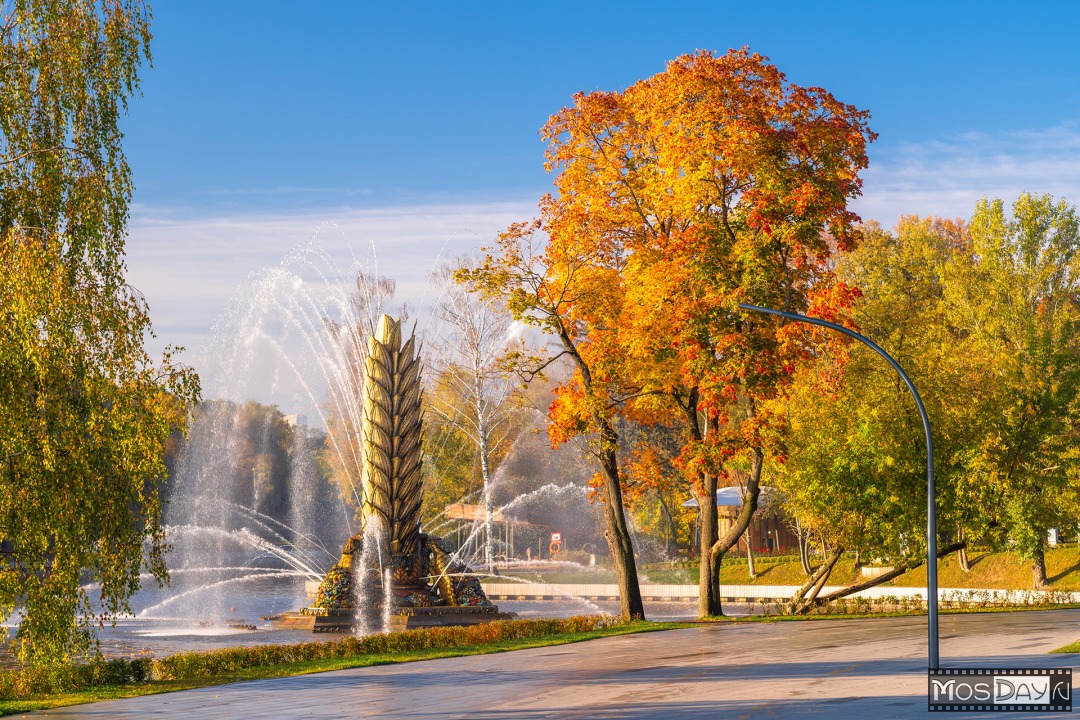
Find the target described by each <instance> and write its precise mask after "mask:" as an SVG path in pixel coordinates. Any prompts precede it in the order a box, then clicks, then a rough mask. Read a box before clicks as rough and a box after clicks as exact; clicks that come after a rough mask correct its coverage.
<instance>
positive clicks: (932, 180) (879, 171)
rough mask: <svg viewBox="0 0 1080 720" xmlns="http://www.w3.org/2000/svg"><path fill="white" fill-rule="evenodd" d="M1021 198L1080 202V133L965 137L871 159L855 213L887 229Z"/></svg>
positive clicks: (1061, 130)
mask: <svg viewBox="0 0 1080 720" xmlns="http://www.w3.org/2000/svg"><path fill="white" fill-rule="evenodd" d="M1022 192H1037V193H1050V194H1051V195H1053V196H1055V197H1057V198H1065V199H1067V200H1069V201H1071V202H1073V203H1080V127H1078V126H1077V124H1075V123H1069V124H1065V125H1060V126H1057V127H1053V128H1049V129H1046V130H1042V131H1029V132H1013V133H1007V134H988V133H968V134H965V135H962V136H958V137H955V138H952V139H949V140H938V141H934V142H927V143H922V144H908V145H902V146H899V147H897V148H895V149H889V150H883V151H881V152H880V153H874V152H873V151H872V154H871V163H870V168H869V169H868V170H867V171H866V174H865V183H864V186H863V197H862V198H860V199H859V200H858V202H857V203H856V204H855V210H856V212H858V213H859V214H860V215H862V216H863V218H865V219H875V220H877V221H879V222H880V223H881V224H882V225H885V226H891V225H893V224H894V223H895V222H896V219H897V217H898V216H899V215H901V214H904V215H939V216H944V217H960V218H964V219H967V218H969V217H970V216H971V213H972V211H973V210H974V209H975V203H976V202H977V201H978V200H979V199H980V198H982V197H984V196H988V197H1000V198H1002V199H1003V200H1005V201H1006V203H1008V202H1009V201H1010V200H1011V199H1013V198H1015V197H1016V196H1017V195H1019V194H1020V193H1022Z"/></svg>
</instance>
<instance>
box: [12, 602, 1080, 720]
mask: <svg viewBox="0 0 1080 720" xmlns="http://www.w3.org/2000/svg"><path fill="white" fill-rule="evenodd" d="M1078 639H1080V611H1078V610H1055V611H1042V612H1017V613H993V614H990V613H987V614H969V615H946V616H942V618H941V665H942V667H1028V668H1033V667H1072V668H1076V667H1077V664H1078V661H1080V656H1078V655H1047V654H1046V653H1047V652H1049V651H1050V650H1053V649H1055V648H1058V647H1061V646H1062V645H1065V644H1067V643H1070V642H1073V641H1075V640H1078ZM926 686H927V682H926V619H925V618H885V619H866V620H839V621H837V620H833V621H806V622H778V623H747V624H718V625H703V626H701V627H696V628H691V629H686V630H674V631H667V632H657V633H645V634H640V635H631V636H622V637H613V638H605V639H601V640H593V641H590V642H586V643H580V644H575V645H562V646H556V647H549V648H538V649H533V650H519V651H515V652H510V653H501V654H495V655H484V656H473V657H465V658H451V659H445V660H430V661H424V662H416V663H407V664H402V665H394V666H384V667H374V668H362V669H356V670H344V671H337V672H329V673H321V674H317V675H307V676H302V677H293V678H284V679H275V680H260V681H254V682H247V683H237V684H234V685H227V686H218V687H212V688H204V689H200V690H190V691H185V692H178V693H171V694H166V695H156V696H150V697H142V698H132V699H127V700H116V701H109V702H102V703H96V704H91V705H82V706H77V707H71V708H63V709H59V710H53V711H48V712H42V713H34V714H29V715H27V717H50V718H66V719H68V720H75V719H76V718H78V719H79V720H90V719H94V720H98V719H103V718H191V717H198V718H200V720H212V719H215V720H216V719H220V720H232V719H237V720H239V719H241V718H243V719H244V720H248V719H250V718H264V717H265V718H311V719H323V718H354V717H378V718H410V719H415V718H470V719H471V720H482V719H484V718H500V719H507V718H510V719H514V720H533V719H536V720H539V719H540V718H590V719H591V718H627V719H629V720H638V719H641V720H644V719H645V718H649V719H652V718H663V719H668V718H671V719H682V718H695V719H696V718H740V719H742V718H747V719H749V718H809V717H813V718H843V719H844V720H853V719H856V718H914V717H923V716H925V715H929V713H928V712H927V698H926ZM991 716H999V714H997V713H983V714H980V713H963V714H961V715H960V717H991ZM1029 717H1031V715H1029Z"/></svg>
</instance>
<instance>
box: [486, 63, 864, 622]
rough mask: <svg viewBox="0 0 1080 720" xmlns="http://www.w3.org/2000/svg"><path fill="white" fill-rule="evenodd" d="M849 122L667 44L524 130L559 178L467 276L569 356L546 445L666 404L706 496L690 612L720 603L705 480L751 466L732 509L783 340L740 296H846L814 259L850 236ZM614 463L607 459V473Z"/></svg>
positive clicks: (802, 303)
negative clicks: (662, 63)
mask: <svg viewBox="0 0 1080 720" xmlns="http://www.w3.org/2000/svg"><path fill="white" fill-rule="evenodd" d="M867 117H868V116H867V114H866V113H865V112H862V111H859V110H857V109H855V108H853V107H851V106H849V105H845V104H843V103H841V102H839V101H837V100H836V99H835V98H833V97H832V95H830V94H829V93H828V92H826V91H825V90H822V89H820V88H802V87H799V86H796V85H793V84H791V83H788V82H787V80H786V78H785V77H784V75H783V73H781V72H780V71H779V70H777V69H776V68H775V67H774V66H773V65H771V64H769V62H768V61H767V59H766V58H764V57H762V56H760V55H756V54H753V53H751V52H749V51H748V50H745V49H743V50H733V51H730V52H728V53H727V54H725V55H723V56H719V57H718V56H716V55H714V54H713V53H709V52H699V53H696V54H694V55H684V56H682V57H679V58H677V59H675V60H673V61H672V62H671V63H669V64H668V67H667V69H666V70H665V71H664V72H662V73H659V74H657V75H655V76H653V77H651V78H648V79H646V80H642V81H640V82H637V83H635V84H634V85H632V86H630V87H629V88H627V89H626V90H625V91H622V92H593V93H579V94H577V95H575V96H574V104H573V105H572V106H569V107H566V108H564V109H563V110H561V111H560V112H558V113H556V114H555V115H553V116H552V117H551V119H550V120H549V121H548V123H547V124H546V125H545V126H544V129H543V130H542V133H541V134H542V136H543V137H544V139H545V140H546V141H547V142H548V150H547V159H548V163H547V167H548V169H549V170H550V171H552V172H554V173H556V177H555V187H556V190H557V192H556V193H555V194H550V195H547V196H545V197H544V198H543V199H542V200H541V202H540V218H539V219H538V220H537V221H536V222H535V223H534V224H532V225H526V224H522V225H517V226H514V227H512V228H511V229H510V230H509V231H508V232H507V233H505V234H504V235H503V237H502V238H501V240H500V244H499V246H498V247H497V248H494V249H493V251H492V253H491V254H490V256H489V263H488V265H487V266H486V269H485V272H483V273H481V274H480V276H479V277H480V278H481V279H482V280H483V281H484V283H483V284H484V285H485V287H486V289H487V290H488V291H492V292H501V293H503V294H504V295H505V296H506V297H507V298H508V301H509V303H510V306H511V308H512V309H515V311H516V312H518V313H519V316H521V317H523V318H531V319H532V320H533V321H534V322H535V323H536V324H538V325H540V326H541V327H544V328H545V329H547V330H548V331H550V332H552V333H553V334H555V335H556V336H557V337H559V338H560V340H561V345H560V349H561V350H562V352H563V353H565V354H567V355H568V356H569V357H571V358H572V360H573V362H574V365H575V368H576V372H575V374H574V375H573V376H572V378H571V379H570V380H569V381H568V382H566V383H564V384H563V385H562V386H561V387H560V388H559V390H558V392H557V396H556V400H555V402H554V403H553V405H552V409H551V419H552V424H551V428H552V436H553V438H554V439H556V440H560V439H563V438H565V437H569V436H571V435H575V434H580V433H591V434H595V436H596V437H597V438H599V439H600V441H601V445H603V446H606V447H609V448H611V449H612V451H613V452H614V449H617V448H618V446H619V438H618V435H617V433H616V432H615V428H614V425H612V423H611V417H612V415H613V414H615V413H621V412H628V411H632V412H634V413H635V415H636V417H637V419H639V420H645V421H648V420H649V419H650V418H651V419H652V420H657V419H659V418H661V417H669V418H670V417H682V418H683V422H684V424H685V428H686V436H687V443H686V446H685V448H684V451H683V453H682V457H681V462H682V464H683V467H684V468H686V472H687V474H688V475H689V476H690V477H691V478H692V480H693V481H694V489H695V494H696V495H699V496H700V498H701V499H705V498H708V499H709V500H708V501H707V502H706V501H702V502H701V505H702V507H703V522H705V523H706V526H705V527H706V529H705V531H704V533H703V541H702V542H703V548H702V549H703V564H702V567H703V569H702V573H703V576H702V577H703V580H702V587H703V592H702V594H703V598H705V599H704V600H703V605H702V607H703V609H704V610H703V612H714V611H717V609H718V601H715V602H714V600H713V599H712V598H713V596H715V595H716V593H715V592H713V593H710V592H709V589H710V588H711V589H715V590H717V592H718V568H719V562H718V561H719V556H720V555H722V552H723V550H724V548H723V544H722V543H721V544H720V545H717V540H718V538H716V537H715V534H716V532H715V505H714V503H713V502H712V501H711V498H712V496H713V494H714V492H715V489H716V479H717V476H718V475H720V474H721V473H722V472H723V469H724V467H725V464H726V463H728V462H732V461H734V460H735V458H736V456H739V457H741V458H744V460H745V462H746V463H748V465H749V466H751V467H752V472H751V478H752V479H751V481H750V484H751V488H752V489H751V493H750V497H751V502H749V503H748V504H747V518H746V520H747V521H748V517H749V514H750V513H752V512H753V505H754V501H755V500H756V487H757V484H758V483H759V480H760V472H761V467H762V464H763V462H764V459H765V450H764V448H765V446H766V444H767V439H768V437H769V435H770V433H773V432H775V428H774V425H775V423H773V422H771V419H769V418H767V417H764V416H763V410H764V409H763V407H762V406H761V403H760V401H761V399H763V398H766V397H769V396H771V395H772V394H774V393H775V388H776V385H777V383H779V382H781V381H782V379H783V378H784V377H785V376H786V375H787V374H789V373H790V365H791V362H793V360H794V358H796V357H797V356H798V354H799V353H798V350H799V343H797V342H784V337H783V335H782V334H778V333H777V330H776V328H775V327H774V326H773V325H772V324H771V323H770V322H768V321H758V320H752V319H747V318H745V316H744V315H743V313H742V312H741V311H740V310H739V309H738V303H739V302H741V301H750V302H754V303H757V304H761V305H768V306H773V307H780V308H784V309H788V310H806V309H808V308H810V307H811V306H812V303H813V307H814V308H815V309H816V310H822V311H824V312H830V311H834V309H835V307H836V306H837V305H840V306H842V305H843V304H844V303H845V301H846V297H847V293H846V292H845V289H844V288H832V287H831V285H830V283H829V278H828V276H827V273H826V272H825V268H824V262H825V260H826V259H827V258H828V256H829V254H830V252H831V251H832V248H833V247H837V246H838V247H840V248H847V247H850V246H851V245H852V244H853V243H854V242H855V241H856V239H857V235H858V231H857V229H856V227H855V225H854V223H855V221H856V220H857V218H856V216H855V215H854V214H853V213H852V212H851V211H850V210H848V209H847V202H848V200H850V199H851V198H853V197H855V196H856V195H857V194H858V193H859V189H860V187H861V183H860V179H859V172H860V171H861V170H862V169H863V168H865V167H866V163H867V160H866V152H865V151H866V144H867V143H868V142H869V141H870V140H871V139H872V138H873V135H872V133H870V131H869V130H868V129H867V126H866V122H867ZM537 234H539V235H542V236H544V237H546V239H547V244H546V245H545V246H544V247H543V248H542V249H541V248H540V247H539V245H538V244H537V241H536V240H535V237H536V235H537ZM523 259H529V260H530V261H532V262H533V265H532V266H531V267H532V268H533V271H532V272H531V273H522V272H521V268H522V267H523V263H522V262H521V260H523ZM473 277H474V279H475V278H476V277H478V276H476V275H474V276H473ZM821 287H828V288H829V290H828V291H827V292H826V291H819V288H821ZM815 293H816V295H815ZM541 307H542V308H543V309H542V311H538V308H541ZM601 464H602V465H603V464H604V463H601ZM618 477H619V473H618V468H617V464H616V463H615V462H614V461H611V462H609V463H608V466H607V467H606V469H605V470H604V472H603V480H604V482H605V484H606V485H607V484H611V485H614V484H617V482H618V480H617V478H618ZM608 501H609V502H616V501H617V497H615V496H614V495H613V496H612V497H609V498H608ZM735 537H736V538H737V535H736V536H735ZM732 542H733V541H732ZM714 561H715V562H714Z"/></svg>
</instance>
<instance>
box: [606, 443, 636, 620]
mask: <svg viewBox="0 0 1080 720" xmlns="http://www.w3.org/2000/svg"><path fill="white" fill-rule="evenodd" d="M604 428H605V432H604V434H605V435H606V434H607V433H610V434H611V436H612V437H613V438H614V435H615V431H614V429H613V428H611V427H610V426H609V425H607V424H606V423H604ZM603 442H604V448H605V449H603V450H602V451H601V455H600V466H601V469H602V471H603V475H604V520H605V523H606V525H607V529H606V530H605V532H604V537H605V539H606V540H607V543H608V548H610V549H611V556H612V558H613V559H614V561H615V582H616V583H617V584H618V586H619V613H620V614H621V615H623V616H624V617H630V618H641V619H644V617H645V604H644V603H643V602H642V600H641V586H640V585H639V584H638V576H637V562H636V561H635V559H634V545H633V541H632V540H631V538H630V530H629V528H628V527H627V524H626V513H625V512H624V510H623V500H622V488H621V487H620V485H619V464H618V458H617V457H616V455H615V451H614V450H613V449H608V448H613V447H615V445H614V440H612V442H611V443H610V444H609V442H608V438H607V437H604V438H603Z"/></svg>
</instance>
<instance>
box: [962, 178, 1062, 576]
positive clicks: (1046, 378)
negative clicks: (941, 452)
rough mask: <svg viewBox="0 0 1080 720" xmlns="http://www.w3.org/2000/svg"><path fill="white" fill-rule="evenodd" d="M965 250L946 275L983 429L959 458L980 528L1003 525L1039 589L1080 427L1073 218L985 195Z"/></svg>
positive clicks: (1047, 204)
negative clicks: (980, 395) (980, 512)
mask: <svg viewBox="0 0 1080 720" xmlns="http://www.w3.org/2000/svg"><path fill="white" fill-rule="evenodd" d="M970 229H971V239H972V246H971V252H970V253H968V254H967V255H965V256H964V257H962V258H960V259H958V261H957V262H955V263H953V264H952V266H951V267H950V268H949V273H948V277H947V282H946V301H947V303H948V307H949V311H950V316H951V317H952V318H953V322H955V324H956V326H957V330H958V333H957V336H958V339H959V340H960V348H959V349H960V350H961V351H962V352H964V354H965V355H966V356H967V357H968V362H970V363H971V365H972V366H973V369H974V370H975V371H976V372H978V373H979V375H980V377H981V378H982V384H983V386H984V388H985V391H984V392H985V395H986V401H985V402H984V404H983V408H984V416H985V417H986V418H987V420H988V422H987V424H986V428H985V429H986V432H985V434H984V436H983V437H982V439H981V443H980V444H979V446H978V447H976V448H973V449H972V452H971V453H970V456H969V458H968V463H969V468H970V480H971V483H972V485H973V486H974V487H973V493H974V494H976V496H977V497H979V498H980V499H981V500H982V503H981V507H983V508H985V509H986V511H985V512H984V518H985V521H986V528H987V530H991V531H992V530H994V529H995V527H1000V528H1001V529H1003V530H1004V531H1005V532H1006V533H1007V536H1008V539H1009V540H1010V541H1011V542H1012V543H1014V544H1015V546H1016V547H1017V549H1018V550H1019V551H1020V552H1021V554H1022V555H1023V556H1024V557H1026V558H1028V559H1030V560H1031V563H1032V574H1033V584H1034V586H1035V587H1036V588H1038V587H1043V586H1044V585H1045V584H1046V567H1045V562H1044V557H1043V555H1044V551H1045V548H1046V536H1047V530H1048V529H1049V528H1052V527H1057V526H1059V525H1060V524H1063V523H1066V522H1070V521H1071V519H1070V518H1067V517H1065V514H1064V509H1065V507H1066V506H1067V505H1068V503H1067V502H1066V501H1067V500H1068V496H1069V495H1071V494H1075V492H1076V483H1075V478H1076V475H1077V470H1078V469H1080V466H1078V464H1077V449H1078V447H1080V446H1078V444H1077V441H1078V439H1080V438H1078V436H1077V433H1076V428H1077V427H1078V426H1080V415H1078V412H1080V360H1078V358H1080V300H1078V293H1080V254H1078V250H1080V223H1078V218H1077V214H1076V209H1075V208H1074V207H1072V206H1070V205H1068V204H1067V203H1066V202H1065V201H1064V200H1061V201H1059V202H1056V203H1055V202H1054V201H1053V199H1052V198H1051V197H1050V196H1048V195H1032V194H1024V195H1021V196H1020V197H1019V198H1018V199H1017V200H1016V202H1015V203H1013V206H1012V215H1011V217H1010V216H1008V215H1007V214H1006V212H1005V206H1004V203H1003V202H1002V201H1001V200H992V201H991V200H983V201H981V202H979V204H978V205H977V206H976V208H975V215H974V216H973V217H972V219H971V224H970Z"/></svg>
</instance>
